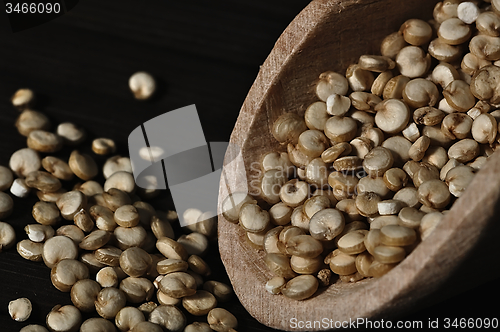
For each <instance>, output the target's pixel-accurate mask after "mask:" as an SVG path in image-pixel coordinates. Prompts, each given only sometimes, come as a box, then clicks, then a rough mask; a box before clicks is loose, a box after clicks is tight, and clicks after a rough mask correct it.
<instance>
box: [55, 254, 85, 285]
mask: <svg viewBox="0 0 500 332" xmlns="http://www.w3.org/2000/svg"><path fill="white" fill-rule="evenodd" d="M88 277H89V269H88V268H87V266H86V265H85V264H83V263H82V262H80V261H77V260H74V259H63V260H61V261H59V262H58V263H57V264H56V265H55V266H54V267H53V268H52V270H51V271H50V280H51V281H52V284H53V285H54V287H55V288H57V289H58V290H60V291H61V292H69V291H70V290H71V287H72V286H73V285H74V284H75V283H76V282H77V281H78V280H83V279H88Z"/></svg>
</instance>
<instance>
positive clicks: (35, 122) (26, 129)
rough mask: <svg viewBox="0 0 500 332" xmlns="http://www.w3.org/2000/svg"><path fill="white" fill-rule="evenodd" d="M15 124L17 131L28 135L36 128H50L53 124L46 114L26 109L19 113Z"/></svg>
mask: <svg viewBox="0 0 500 332" xmlns="http://www.w3.org/2000/svg"><path fill="white" fill-rule="evenodd" d="M15 125H16V128H17V131H18V132H19V133H20V134H21V135H23V136H26V137H27V136H28V135H29V134H30V133H31V132H32V131H34V130H49V129H50V125H51V124H50V120H49V118H47V116H46V115H45V114H43V113H41V112H38V111H33V110H30V109H26V110H24V111H22V113H21V114H19V116H18V118H17V119H16V123H15Z"/></svg>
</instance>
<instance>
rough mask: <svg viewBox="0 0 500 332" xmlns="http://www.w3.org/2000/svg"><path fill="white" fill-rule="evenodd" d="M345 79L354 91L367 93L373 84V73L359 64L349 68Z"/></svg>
mask: <svg viewBox="0 0 500 332" xmlns="http://www.w3.org/2000/svg"><path fill="white" fill-rule="evenodd" d="M345 77H346V78H347V81H348V82H349V86H350V87H351V90H353V91H367V90H370V87H371V86H372V84H373V80H374V77H373V73H372V72H370V71H368V70H365V69H363V68H361V66H359V65H357V64H353V65H350V66H349V67H347V70H346V74H345Z"/></svg>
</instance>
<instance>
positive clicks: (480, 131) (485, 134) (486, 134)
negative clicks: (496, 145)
mask: <svg viewBox="0 0 500 332" xmlns="http://www.w3.org/2000/svg"><path fill="white" fill-rule="evenodd" d="M497 131H498V128H497V120H496V119H495V118H494V117H493V116H492V115H491V114H489V113H483V114H481V115H479V116H478V117H477V118H476V119H474V121H473V122H472V127H471V134H472V138H474V140H476V141H477V142H478V143H490V144H492V143H493V142H494V141H495V138H496V136H497Z"/></svg>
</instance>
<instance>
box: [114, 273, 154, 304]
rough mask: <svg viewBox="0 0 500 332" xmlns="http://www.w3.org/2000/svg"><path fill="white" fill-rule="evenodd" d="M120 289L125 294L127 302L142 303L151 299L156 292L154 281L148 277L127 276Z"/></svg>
mask: <svg viewBox="0 0 500 332" xmlns="http://www.w3.org/2000/svg"><path fill="white" fill-rule="evenodd" d="M119 288H120V290H122V291H123V293H124V294H125V298H126V299H127V302H130V303H141V302H144V301H149V300H150V299H151V298H152V297H153V294H154V290H155V288H154V286H153V283H152V282H151V281H150V280H149V279H146V278H134V277H127V278H125V279H123V280H122V281H121V282H120V287H119Z"/></svg>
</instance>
